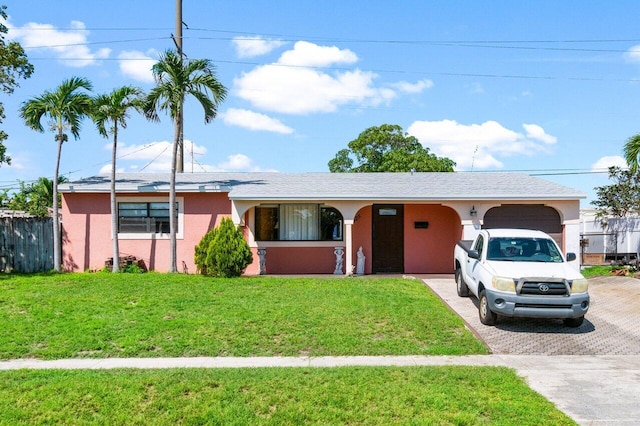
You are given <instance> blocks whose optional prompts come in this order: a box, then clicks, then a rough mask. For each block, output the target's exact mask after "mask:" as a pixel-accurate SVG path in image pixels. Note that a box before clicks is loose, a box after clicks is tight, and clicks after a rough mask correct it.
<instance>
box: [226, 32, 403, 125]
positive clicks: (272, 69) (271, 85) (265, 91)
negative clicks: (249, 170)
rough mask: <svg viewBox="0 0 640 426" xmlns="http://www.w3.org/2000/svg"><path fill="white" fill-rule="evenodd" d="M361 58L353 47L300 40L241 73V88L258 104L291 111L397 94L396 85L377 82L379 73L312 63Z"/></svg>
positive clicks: (323, 109) (379, 99) (334, 107)
mask: <svg viewBox="0 0 640 426" xmlns="http://www.w3.org/2000/svg"><path fill="white" fill-rule="evenodd" d="M356 60H357V56H356V55H355V54H354V53H353V52H351V51H350V50H340V49H338V48H337V47H324V46H318V45H315V44H312V43H308V42H297V43H296V44H295V46H294V48H293V50H289V51H287V52H285V53H283V54H282V56H281V57H280V59H279V60H278V61H277V62H276V63H274V64H270V65H261V66H258V67H256V68H254V69H253V70H251V71H249V72H246V73H243V74H242V75H241V76H240V77H239V78H236V79H235V80H234V88H235V93H236V94H237V96H239V97H240V98H242V99H245V100H247V101H249V102H250V103H251V105H252V106H254V107H255V108H259V109H263V110H266V111H275V112H279V113H287V114H309V113H317V112H333V111H336V110H337V108H338V107H339V106H341V105H347V104H355V105H361V106H375V105H379V104H381V103H384V102H389V101H390V100H391V99H393V98H395V97H396V96H397V94H396V92H395V91H394V90H392V89H389V88H377V87H375V86H374V84H373V83H374V80H375V79H376V78H377V75H376V74H375V73H373V72H367V71H361V70H359V69H354V70H351V71H335V72H331V73H330V72H325V71H321V70H317V69H311V68H306V67H307V66H320V65H322V66H329V65H331V64H344V63H347V64H348V63H352V62H355V61H356ZM284 64H286V65H287V66H284ZM291 65H295V66H291Z"/></svg>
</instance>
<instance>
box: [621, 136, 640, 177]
mask: <svg viewBox="0 0 640 426" xmlns="http://www.w3.org/2000/svg"><path fill="white" fill-rule="evenodd" d="M623 152H624V158H625V160H627V164H628V165H629V168H630V169H631V171H632V172H634V173H635V172H637V171H638V159H639V157H640V133H638V134H636V135H633V136H631V137H630V138H629V139H627V142H626V143H625V144H624V149H623Z"/></svg>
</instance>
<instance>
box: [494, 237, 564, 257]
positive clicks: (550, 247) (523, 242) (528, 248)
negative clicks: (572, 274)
mask: <svg viewBox="0 0 640 426" xmlns="http://www.w3.org/2000/svg"><path fill="white" fill-rule="evenodd" d="M487 260H499V261H505V262H553V263H561V262H562V255H561V254H560V251H559V250H558V247H557V246H556V245H555V243H554V242H553V241H552V240H550V239H548V238H502V237H500V238H490V239H489V246H488V250H487Z"/></svg>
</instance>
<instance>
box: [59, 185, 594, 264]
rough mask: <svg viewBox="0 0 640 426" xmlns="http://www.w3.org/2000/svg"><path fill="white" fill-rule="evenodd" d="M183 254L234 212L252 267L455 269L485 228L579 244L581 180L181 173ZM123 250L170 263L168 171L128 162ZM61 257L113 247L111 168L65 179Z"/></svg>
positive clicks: (187, 257)
mask: <svg viewBox="0 0 640 426" xmlns="http://www.w3.org/2000/svg"><path fill="white" fill-rule="evenodd" d="M176 180H177V182H176V196H177V204H178V205H177V214H178V221H177V223H178V230H177V259H178V265H179V268H180V265H182V267H183V271H185V272H189V273H194V272H195V271H196V267H195V265H194V260H193V259H194V248H195V246H196V245H197V244H198V242H199V241H200V239H201V238H202V236H203V235H204V234H205V233H206V232H207V231H208V230H209V229H210V228H212V227H214V226H215V225H216V224H217V223H219V222H220V220H221V219H222V218H223V217H231V218H232V219H233V221H234V223H236V224H238V225H240V226H242V227H243V229H244V233H245V236H246V239H247V242H248V243H249V245H250V247H251V249H252V252H253V254H254V261H253V263H252V264H251V265H250V266H249V267H248V268H247V270H246V272H245V273H246V274H248V275H252V274H260V273H263V274H264V273H266V274H334V273H335V274H350V273H352V272H354V268H356V266H357V263H358V250H359V248H360V247H362V253H363V255H364V257H365V260H364V262H362V264H361V266H364V268H363V269H364V271H363V272H364V273H366V274H375V273H406V274H430V273H452V272H453V248H454V246H455V244H456V242H457V241H458V240H460V239H472V238H474V237H475V235H476V234H477V232H478V230H479V229H481V228H483V227H484V228H495V227H515V228H532V229H540V230H543V231H545V232H547V233H549V234H551V235H552V236H553V237H554V238H555V239H556V241H558V242H559V243H560V246H561V247H562V248H563V249H564V250H565V252H566V251H571V252H576V253H577V252H579V238H580V229H579V219H580V199H582V198H584V197H585V194H583V193H582V192H580V191H577V190H574V189H572V188H568V187H565V186H562V185H558V184H555V183H552V182H549V181H546V180H543V179H539V178H535V177H532V176H529V175H526V174H516V173H467V172H456V173H301V174H290V173H192V174H186V173H185V174H178V176H177V178H176ZM116 190H117V203H118V229H119V232H118V237H119V241H120V252H121V253H120V255H121V256H127V255H130V256H135V257H137V258H139V259H143V260H144V262H145V263H146V265H147V267H148V268H149V269H151V270H157V271H166V270H168V266H169V235H168V233H169V203H168V200H169V175H168V174H119V175H118V176H117V182H116ZM60 191H61V192H62V220H63V226H62V229H63V246H64V247H63V252H64V254H63V262H64V268H65V270H68V271H82V270H96V269H101V268H102V267H104V265H105V261H106V260H107V259H109V258H111V257H112V253H111V250H112V244H111V238H112V236H111V213H110V202H109V179H108V178H107V177H102V176H99V177H93V178H88V179H82V180H80V181H77V182H71V183H67V184H62V185H60Z"/></svg>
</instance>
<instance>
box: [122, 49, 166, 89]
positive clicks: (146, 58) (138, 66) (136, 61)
mask: <svg viewBox="0 0 640 426" xmlns="http://www.w3.org/2000/svg"><path fill="white" fill-rule="evenodd" d="M155 56H156V51H155V50H150V51H148V52H147V53H144V52H140V51H137V50H123V51H122V52H120V54H119V55H118V64H119V66H120V72H121V73H122V74H123V75H124V76H126V77H129V78H132V79H134V80H137V81H141V82H144V83H153V81H154V80H153V73H152V72H151V67H153V65H154V64H155V63H156V62H157V60H156V59H153V57H155Z"/></svg>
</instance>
